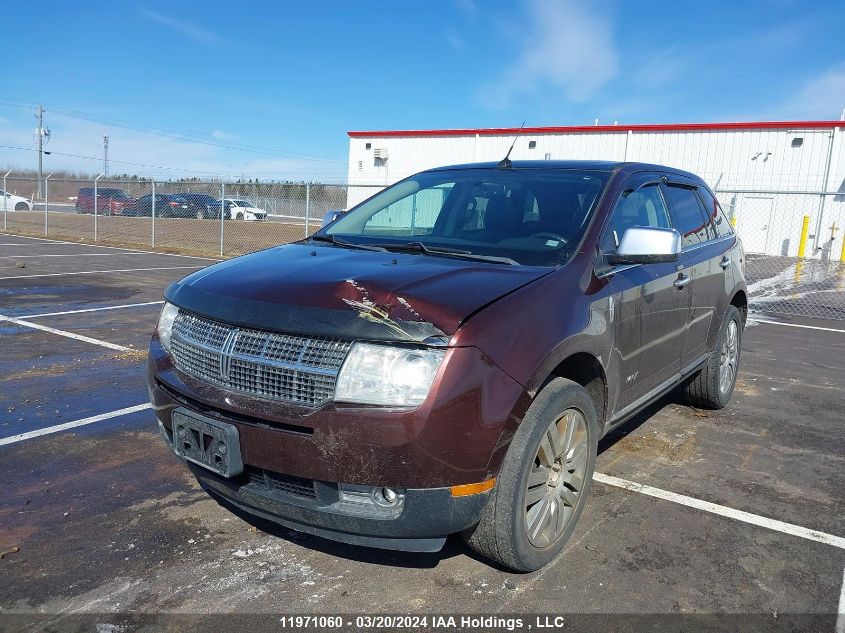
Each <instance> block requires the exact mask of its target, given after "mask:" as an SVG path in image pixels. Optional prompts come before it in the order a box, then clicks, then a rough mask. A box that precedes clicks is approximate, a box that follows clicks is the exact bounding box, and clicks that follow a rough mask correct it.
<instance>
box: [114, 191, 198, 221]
mask: <svg viewBox="0 0 845 633" xmlns="http://www.w3.org/2000/svg"><path fill="white" fill-rule="evenodd" d="M152 214H153V194H151V193H148V194H147V195H145V196H141V197H140V198H138V199H137V200H135V201H134V202H133V203H132V204H130V205H128V206H127V207H126V208H125V209H124V211H123V215H136V216H138V215H140V216H146V217H149V216H151V215H152ZM155 214H156V217H159V218H187V217H190V214H191V210H190V208H189V206H188V201H187V200H186V199H185V198H184V197H183V196H182V195H181V194H172V193H157V194H155Z"/></svg>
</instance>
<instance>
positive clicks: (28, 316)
mask: <svg viewBox="0 0 845 633" xmlns="http://www.w3.org/2000/svg"><path fill="white" fill-rule="evenodd" d="M162 303H164V301H146V302H144V303H125V304H123V305H119V306H106V307H104V308H85V309H83V310H65V311H64V312H43V313H41V314H25V315H23V316H19V317H16V318H18V319H37V318H39V317H52V316H62V315H63V314H81V313H82V312H100V311H102V310H122V309H123V308H140V307H142V306H157V305H161V304H162Z"/></svg>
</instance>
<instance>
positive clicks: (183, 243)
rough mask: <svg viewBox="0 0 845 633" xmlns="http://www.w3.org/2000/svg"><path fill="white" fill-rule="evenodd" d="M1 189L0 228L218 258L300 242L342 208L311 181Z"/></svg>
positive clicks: (54, 184)
mask: <svg viewBox="0 0 845 633" xmlns="http://www.w3.org/2000/svg"><path fill="white" fill-rule="evenodd" d="M379 188H381V187H380V186H379V187H373V188H371V189H372V191H373V192H375V191H377V190H378V189H379ZM3 189H4V191H6V192H8V193H10V194H12V196H11V197H10V196H7V197H6V198H5V201H4V202H3V203H0V204H3V205H4V206H3V208H2V209H0V211H2V213H3V230H5V231H9V232H12V233H20V234H25V235H36V236H46V237H53V238H58V239H73V240H80V239H81V240H85V241H93V242H99V243H103V244H109V245H114V246H125V247H130V248H131V247H136V248H139V247H140V248H150V247H152V248H155V249H156V250H163V251H170V252H179V253H185V254H193V255H215V256H221V257H230V256H236V255H242V254H244V253H249V252H252V251H256V250H259V249H262V248H267V247H269V246H274V245H277V244H283V243H287V242H292V241H296V240H300V239H302V238H304V237H307V236H308V235H310V234H311V233H313V232H314V231H316V230H317V229H318V228H319V227H320V225H321V223H322V220H323V216H324V215H325V214H326V213H327V212H329V211H338V210H343V209H346V208H347V187H346V186H345V185H333V184H319V183H317V184H315V183H258V182H255V183H251V182H248V183H242V182H236V183H227V182H204V181H199V180H193V181H177V182H173V181H152V180H143V179H137V178H135V179H105V178H99V179H97V180H96V181H95V180H68V179H54V178H48V179H46V180H44V181H42V183H41V195H40V196H39V195H38V189H39V188H38V182H37V181H36V180H33V179H24V178H15V177H13V176H7V177H6V178H5V179H4V184H3ZM16 196H17V197H20V198H24V199H25V200H26V202H25V204H24V203H21V202H20V201H19V200H18V198H17V197H16ZM15 201H17V203H16V202H15Z"/></svg>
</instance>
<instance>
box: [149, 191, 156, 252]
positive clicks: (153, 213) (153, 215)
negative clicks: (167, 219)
mask: <svg viewBox="0 0 845 633" xmlns="http://www.w3.org/2000/svg"><path fill="white" fill-rule="evenodd" d="M152 189H153V191H152V198H150V200H151V201H152V205H153V206H152V210H151V211H150V217H151V218H152V221H153V222H152V239H151V241H152V245H153V246H155V245H156V181H155V180H153V181H152Z"/></svg>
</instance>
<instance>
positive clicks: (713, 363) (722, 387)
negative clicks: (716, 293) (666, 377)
mask: <svg viewBox="0 0 845 633" xmlns="http://www.w3.org/2000/svg"><path fill="white" fill-rule="evenodd" d="M741 351H742V317H741V316H740V314H739V310H737V309H736V308H735V307H734V306H728V310H727V312H726V313H725V318H724V320H723V321H722V329H721V330H719V336H718V338H717V339H716V345H715V347H714V349H712V350H711V351H710V356H709V358H708V359H707V364H706V365H705V366H704V367H703V368H702V369H701V370H700V371H699V372H698V373H697V374H696V375H695V377H694V378H693V379H692V380H690V381H689V382H688V383H687V384H686V385H685V386H684V395H685V397H686V400H687V402H689V404H691V405H693V406H695V407H699V408H701V409H721V408H722V407H724V406H725V405H727V404H728V402H730V400H731V396H732V395H733V392H734V387H735V386H736V376H737V373H738V372H739V361H740V355H741Z"/></svg>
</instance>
